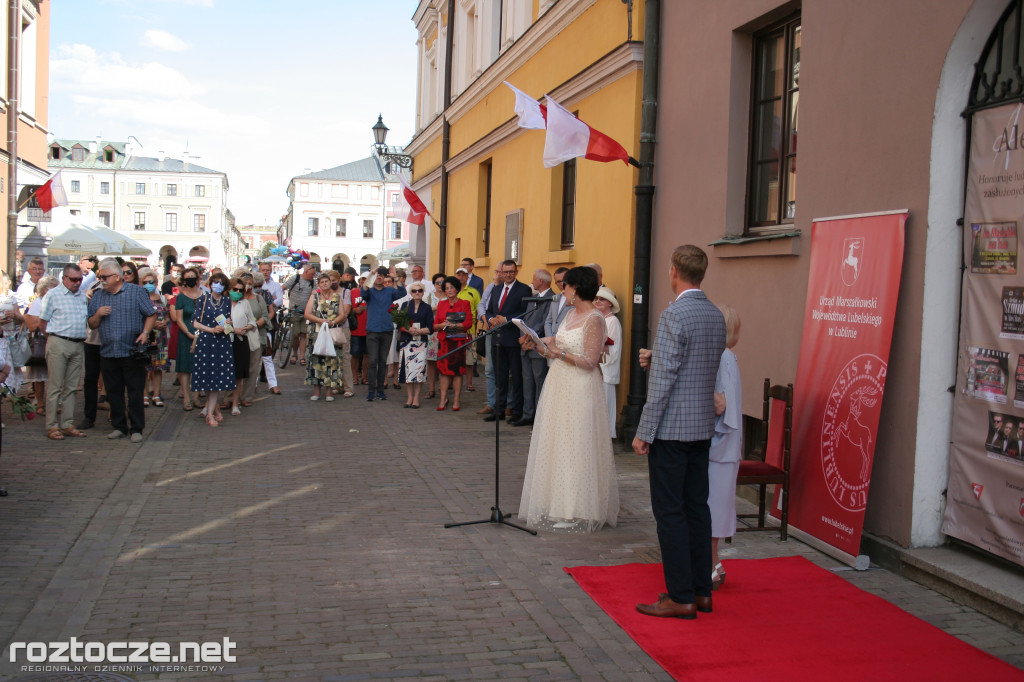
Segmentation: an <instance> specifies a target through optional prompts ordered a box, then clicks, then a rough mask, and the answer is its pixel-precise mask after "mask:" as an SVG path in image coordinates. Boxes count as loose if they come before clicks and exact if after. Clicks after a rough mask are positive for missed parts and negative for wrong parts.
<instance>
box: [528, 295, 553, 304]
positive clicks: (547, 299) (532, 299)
mask: <svg viewBox="0 0 1024 682" xmlns="http://www.w3.org/2000/svg"><path fill="white" fill-rule="evenodd" d="M554 300H555V297H554V296H527V297H526V298H524V299H523V303H551V302H552V301H554Z"/></svg>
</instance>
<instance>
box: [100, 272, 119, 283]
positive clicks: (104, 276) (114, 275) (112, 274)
mask: <svg viewBox="0 0 1024 682" xmlns="http://www.w3.org/2000/svg"><path fill="white" fill-rule="evenodd" d="M107 277H117V275H116V274H114V273H111V274H109V275H97V276H96V279H98V280H100V281H102V282H105V281H107Z"/></svg>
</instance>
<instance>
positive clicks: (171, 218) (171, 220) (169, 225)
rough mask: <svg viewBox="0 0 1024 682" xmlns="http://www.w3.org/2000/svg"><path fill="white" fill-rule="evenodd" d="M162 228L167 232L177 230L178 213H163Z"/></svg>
mask: <svg viewBox="0 0 1024 682" xmlns="http://www.w3.org/2000/svg"><path fill="white" fill-rule="evenodd" d="M164 229H165V230H166V231H168V232H177V231H178V214H177V213H165V214H164Z"/></svg>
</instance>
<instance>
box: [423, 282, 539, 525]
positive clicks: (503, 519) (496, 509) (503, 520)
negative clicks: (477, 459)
mask: <svg viewBox="0 0 1024 682" xmlns="http://www.w3.org/2000/svg"><path fill="white" fill-rule="evenodd" d="M548 298H549V299H550V300H554V297H553V296H550V297H548ZM531 302H536V303H540V301H531ZM538 310H546V308H544V307H543V305H538V306H537V307H535V308H534V309H533V310H529V311H527V312H526V313H525V314H524V316H523V317H520V318H513V319H525V318H526V316H527V315H530V314H532V313H535V312H537V311H538ZM510 324H513V322H512V320H511V319H509V320H506V321H505V322H502V323H501V324H499V325H498V326H497V327H493V328H491V329H488V330H487V331H485V332H484V333H483V334H481V335H480V336H478V337H476V338H475V339H470V340H469V341H467V342H466V343H464V344H462V345H461V346H459V347H457V348H454V349H452V350H450V351H448V352H447V353H445V354H444V355H439V356H437V359H438V360H443V359H444V358H446V357H448V356H449V355H452V354H453V353H458V352H459V351H460V350H462V349H463V348H465V347H466V346H468V345H470V344H473V343H476V342H477V341H479V340H480V339H483V338H486V337H488V336H490V335H491V334H493V333H495V332H497V331H500V330H501V329H503V328H504V327H506V326H507V325H510ZM492 348H493V346H492ZM501 421H502V420H500V419H495V420H494V506H493V507H491V515H490V516H489V517H487V518H486V519H478V520H476V521H460V522H458V523H453V522H450V523H446V524H444V527H445V528H456V527H458V526H474V525H477V524H480V523H500V524H504V525H506V526H510V527H512V528H515V529H517V530H521V531H525V532H527V533H529V534H530V535H536V534H537V531H535V530H533V529H531V528H526V527H525V526H520V525H519V524H517V523H512V522H511V521H509V520H508V517H509V516H511V514H503V513H502V511H501V507H500V506H499V504H498V493H499V490H500V485H501V475H500V468H499V464H500V461H501V450H500V448H499V442H500V435H499V434H500V428H499V424H501Z"/></svg>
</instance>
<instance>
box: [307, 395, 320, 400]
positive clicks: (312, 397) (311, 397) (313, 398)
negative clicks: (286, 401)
mask: <svg viewBox="0 0 1024 682" xmlns="http://www.w3.org/2000/svg"><path fill="white" fill-rule="evenodd" d="M309 399H310V400H320V396H318V395H311V396H309Z"/></svg>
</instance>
